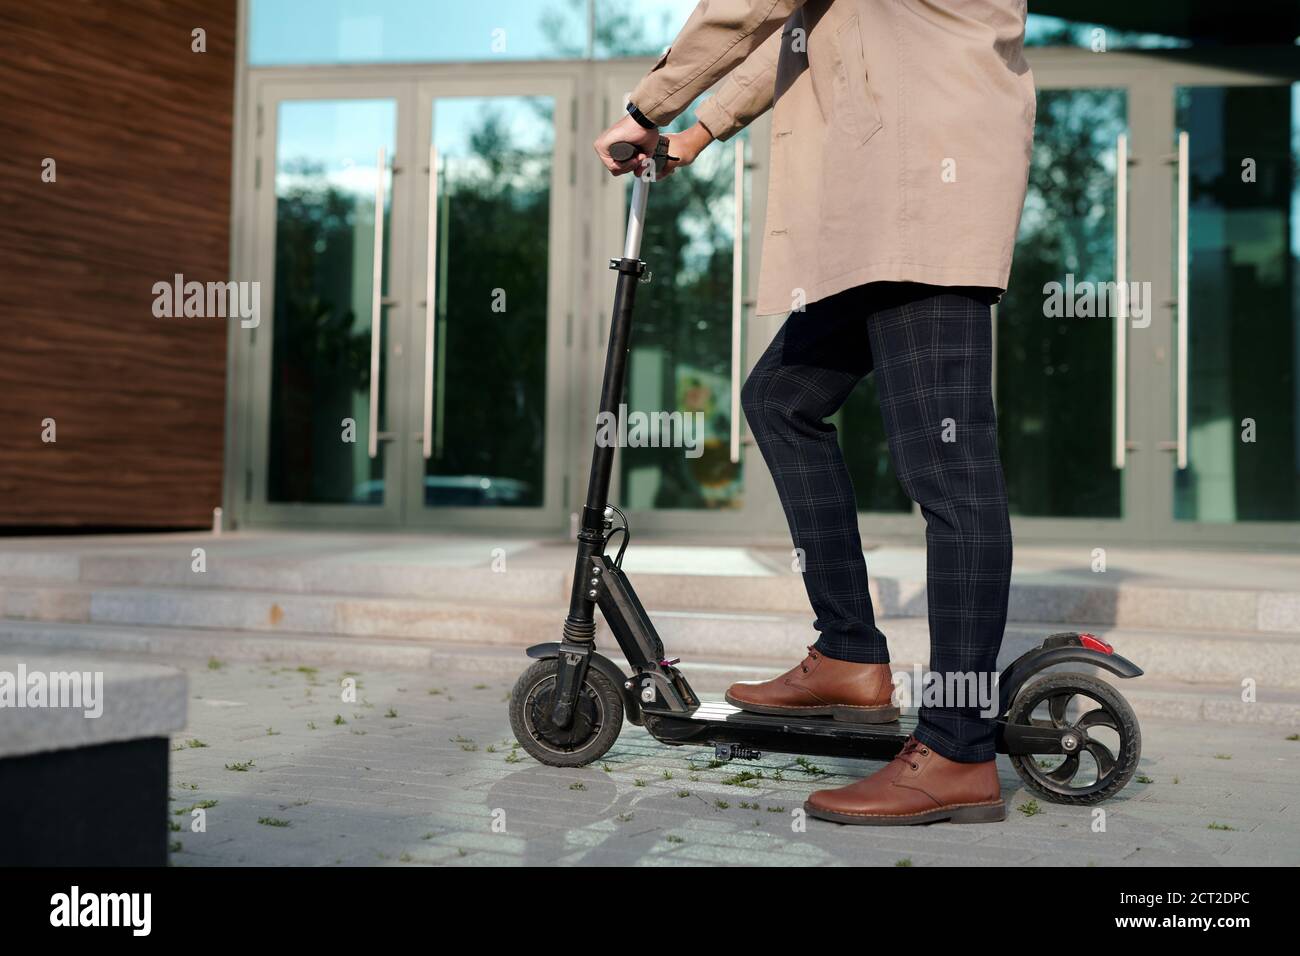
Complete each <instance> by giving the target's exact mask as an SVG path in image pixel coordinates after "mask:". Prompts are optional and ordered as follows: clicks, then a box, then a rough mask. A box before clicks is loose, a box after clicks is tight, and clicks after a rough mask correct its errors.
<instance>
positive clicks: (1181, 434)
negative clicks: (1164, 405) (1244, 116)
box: [1174, 132, 1190, 470]
mask: <svg viewBox="0 0 1300 956" xmlns="http://www.w3.org/2000/svg"><path fill="white" fill-rule="evenodd" d="M1188 145H1189V137H1188V134H1187V133H1186V132H1180V133H1179V134H1178V157H1177V163H1178V301H1177V310H1178V311H1177V320H1178V365H1177V369H1178V372H1177V375H1178V379H1177V381H1178V386H1177V388H1178V391H1177V396H1178V407H1177V416H1178V419H1177V427H1178V432H1177V437H1176V439H1175V443H1174V451H1175V452H1176V453H1177V464H1178V468H1179V469H1180V470H1182V469H1185V468H1186V467H1187V347H1188V326H1187V323H1188V315H1189V305H1190V304H1189V303H1188V301H1187V227H1188V222H1187V215H1188V198H1189V191H1190V190H1189V188H1188V168H1187V154H1188Z"/></svg>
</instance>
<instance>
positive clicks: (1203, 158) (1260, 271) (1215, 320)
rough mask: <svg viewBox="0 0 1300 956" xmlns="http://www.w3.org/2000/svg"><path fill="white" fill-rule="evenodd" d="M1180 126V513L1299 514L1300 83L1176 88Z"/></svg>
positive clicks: (1292, 517) (1276, 517)
mask: <svg viewBox="0 0 1300 956" xmlns="http://www.w3.org/2000/svg"><path fill="white" fill-rule="evenodd" d="M1177 105H1178V113H1177V123H1178V129H1179V130H1182V131H1186V132H1187V133H1188V161H1189V168H1188V194H1189V202H1188V256H1189V261H1188V270H1187V271H1188V302H1187V315H1188V344H1189V349H1188V392H1189V401H1188V410H1187V412H1188V467H1187V468H1186V469H1185V470H1182V471H1175V477H1174V514H1175V516H1176V517H1177V518H1179V519H1181V520H1184V521H1296V520H1300V441H1297V434H1296V430H1297V421H1298V420H1300V379H1298V378H1297V374H1296V371H1297V368H1300V281H1297V280H1298V279H1300V268H1298V261H1297V260H1300V185H1297V180H1298V179H1300V84H1297V85H1294V86H1237V87H1215V86H1204V87H1201V86H1198V87H1188V88H1182V89H1180V90H1178V92H1177Z"/></svg>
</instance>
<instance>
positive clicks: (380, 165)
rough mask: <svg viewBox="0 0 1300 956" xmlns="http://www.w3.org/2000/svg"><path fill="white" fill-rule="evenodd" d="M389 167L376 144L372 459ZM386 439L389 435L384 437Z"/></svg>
mask: <svg viewBox="0 0 1300 956" xmlns="http://www.w3.org/2000/svg"><path fill="white" fill-rule="evenodd" d="M387 168H388V150H387V148H386V147H383V146H380V147H379V154H378V158H377V159H376V161H375V251H374V258H373V261H374V273H373V275H372V277H371V290H370V432H369V435H368V436H367V439H366V452H367V454H368V455H369V456H370V457H371V458H377V457H378V456H379V439H380V435H379V367H380V340H381V339H382V338H383V334H382V333H383V323H384V306H385V305H390V304H392V303H391V300H386V299H385V298H384V205H385V196H386V191H385V186H386V183H385V181H384V175H385V173H386V172H387ZM384 437H385V438H386V439H387V437H388V436H384Z"/></svg>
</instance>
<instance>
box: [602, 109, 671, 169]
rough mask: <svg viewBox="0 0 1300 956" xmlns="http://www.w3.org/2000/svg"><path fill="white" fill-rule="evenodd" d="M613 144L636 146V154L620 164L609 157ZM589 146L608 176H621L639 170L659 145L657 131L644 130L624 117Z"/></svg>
mask: <svg viewBox="0 0 1300 956" xmlns="http://www.w3.org/2000/svg"><path fill="white" fill-rule="evenodd" d="M615 143H633V144H634V145H636V146H637V154H636V155H635V156H633V157H632V158H631V159H629V160H628V161H627V162H625V163H620V162H618V161H617V160H615V159H614V158H613V157H612V156H610V155H609V148H610V147H611V146H613V145H614V144H615ZM591 145H592V147H593V148H594V149H595V150H596V155H597V156H599V157H600V161H601V162H602V163H604V164H605V168H606V169H608V170H609V171H610V174H611V175H614V176H622V175H623V174H624V173H630V172H634V171H636V170H639V169H640V168H641V167H642V166H644V165H645V162H646V160H647V159H649V158H650V157H651V156H653V155H654V151H655V147H656V146H658V145H659V130H657V129H646V128H645V127H644V126H642V125H641V124H640V123H638V122H637V121H636V120H634V119H633V118H632V117H631V116H624V117H623V118H622V119H621V120H619V121H618V122H617V123H615V124H614V125H613V126H611V127H610V128H609V129H607V130H605V132H603V133H601V134H600V135H599V136H597V137H596V142H594V143H592V144H591Z"/></svg>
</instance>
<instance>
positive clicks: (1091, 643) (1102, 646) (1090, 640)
mask: <svg viewBox="0 0 1300 956" xmlns="http://www.w3.org/2000/svg"><path fill="white" fill-rule="evenodd" d="M1079 643H1080V644H1082V645H1083V646H1084V647H1086V648H1088V649H1089V650H1093V651H1101V652H1102V653H1103V654H1114V653H1115V648H1113V647H1111V646H1110V645H1109V644H1107V643H1106V642H1105V641H1103V640H1102V639H1101V638H1100V637H1095V636H1094V635H1092V634H1080V635H1079Z"/></svg>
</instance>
